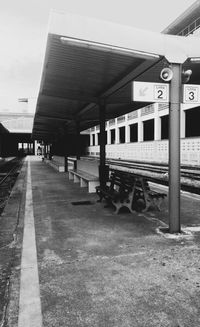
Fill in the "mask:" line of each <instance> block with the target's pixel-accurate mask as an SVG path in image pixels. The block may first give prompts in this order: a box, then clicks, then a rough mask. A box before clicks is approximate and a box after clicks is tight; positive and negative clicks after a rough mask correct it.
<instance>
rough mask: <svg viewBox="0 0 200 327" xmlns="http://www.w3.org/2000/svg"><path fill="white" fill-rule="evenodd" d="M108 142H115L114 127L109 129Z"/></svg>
mask: <svg viewBox="0 0 200 327" xmlns="http://www.w3.org/2000/svg"><path fill="white" fill-rule="evenodd" d="M110 143H111V144H115V129H111V131H110Z"/></svg>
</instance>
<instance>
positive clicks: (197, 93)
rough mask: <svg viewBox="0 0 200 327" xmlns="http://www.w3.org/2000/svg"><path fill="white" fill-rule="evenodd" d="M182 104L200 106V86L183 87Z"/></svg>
mask: <svg viewBox="0 0 200 327" xmlns="http://www.w3.org/2000/svg"><path fill="white" fill-rule="evenodd" d="M183 103H188V104H192V103H195V104H198V103H199V104H200V85H195V84H184V85H183Z"/></svg>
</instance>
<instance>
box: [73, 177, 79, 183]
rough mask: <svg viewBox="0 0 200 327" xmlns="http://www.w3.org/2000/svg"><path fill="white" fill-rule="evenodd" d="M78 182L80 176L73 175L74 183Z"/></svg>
mask: <svg viewBox="0 0 200 327" xmlns="http://www.w3.org/2000/svg"><path fill="white" fill-rule="evenodd" d="M79 182H80V178H79V177H78V176H76V175H74V183H79Z"/></svg>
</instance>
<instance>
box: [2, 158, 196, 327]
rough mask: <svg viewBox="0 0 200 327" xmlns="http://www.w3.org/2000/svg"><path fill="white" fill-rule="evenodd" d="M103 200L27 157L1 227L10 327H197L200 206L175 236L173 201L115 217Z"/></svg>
mask: <svg viewBox="0 0 200 327" xmlns="http://www.w3.org/2000/svg"><path fill="white" fill-rule="evenodd" d="M156 187H158V186H156ZM97 199H98V198H97V196H96V194H92V193H90V194H89V193H87V191H86V189H84V188H80V187H79V185H77V184H74V183H73V182H72V181H69V180H68V178H67V174H66V173H62V172H61V173H59V172H57V171H55V170H54V169H53V168H52V167H50V166H48V165H46V164H45V162H42V160H41V158H39V157H35V156H31V157H27V159H26V161H25V163H24V166H23V168H22V171H21V173H20V175H19V177H18V180H17V182H16V184H15V187H14V189H13V192H12V196H11V198H10V200H9V203H8V205H7V207H6V208H5V211H4V213H3V215H2V217H1V218H0V224H1V234H0V236H1V239H2V240H3V238H4V242H3V241H2V242H1V245H2V246H1V248H0V259H1V266H0V269H1V270H2V271H4V275H5V274H7V275H6V277H5V278H4V279H5V281H6V282H5V287H6V292H5V294H4V295H5V296H4V309H2V312H3V314H2V317H3V319H4V322H5V326H8V327H22V326H26V327H29V326H31V327H40V326H43V327H47V326H48V327H58V326H62V327H79V326H80V327H119V326H120V327H133V326H134V327H155V326H156V327H188V326H190V327H196V326H199V324H200V302H199V296H200V261H199V258H200V215H199V206H200V196H198V195H190V194H187V193H183V194H182V197H181V222H182V231H183V233H181V234H175V235H174V234H173V235H172V234H167V233H162V232H161V229H160V227H166V226H167V220H168V209H167V200H166V201H165V204H164V206H163V208H162V211H161V212H158V211H148V212H145V213H137V212H136V213H128V212H120V213H119V214H118V215H116V214H114V212H113V209H112V208H104V205H103V204H102V203H98V202H97ZM2 259H4V260H2ZM4 275H3V274H2V280H3V276H4ZM2 294H3V293H2ZM2 294H1V296H2V299H3V295H2ZM1 302H2V301H1ZM2 303H3V302H2ZM2 326H4V325H2Z"/></svg>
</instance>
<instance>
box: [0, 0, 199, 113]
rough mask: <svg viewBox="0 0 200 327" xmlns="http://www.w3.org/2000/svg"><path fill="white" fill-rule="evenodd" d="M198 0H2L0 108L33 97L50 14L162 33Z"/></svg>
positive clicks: (10, 107)
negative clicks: (54, 10) (92, 19)
mask: <svg viewBox="0 0 200 327" xmlns="http://www.w3.org/2000/svg"><path fill="white" fill-rule="evenodd" d="M194 2H195V1H194V0H5V1H4V0H0V45H1V47H0V110H2V109H9V110H17V107H18V105H17V99H18V98H21V97H28V98H34V97H36V96H37V90H38V87H39V83H40V80H39V79H40V72H41V69H42V58H43V53H44V50H45V49H44V45H45V37H46V32H47V24H48V18H49V12H50V10H51V9H56V10H63V11H66V12H71V13H77V14H81V15H85V16H90V17H96V18H99V19H104V20H109V21H113V22H117V23H121V24H126V25H132V26H135V27H138V28H142V29H148V30H152V31H156V32H161V31H162V30H163V29H164V28H165V27H167V26H168V25H169V24H170V23H171V22H173V21H174V20H175V19H176V18H177V16H179V15H180V14H182V13H183V11H185V10H186V9H187V8H188V7H189V6H190V5H191V4H193V3H194Z"/></svg>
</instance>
